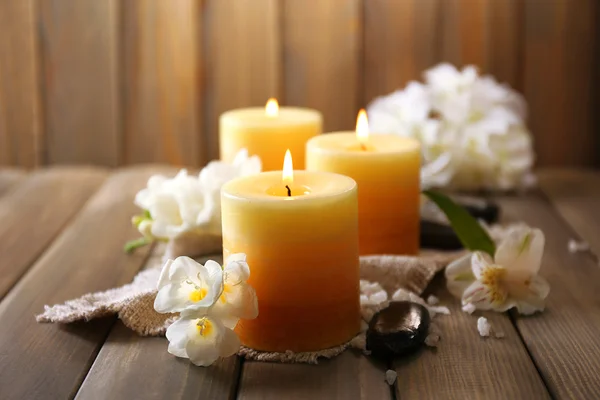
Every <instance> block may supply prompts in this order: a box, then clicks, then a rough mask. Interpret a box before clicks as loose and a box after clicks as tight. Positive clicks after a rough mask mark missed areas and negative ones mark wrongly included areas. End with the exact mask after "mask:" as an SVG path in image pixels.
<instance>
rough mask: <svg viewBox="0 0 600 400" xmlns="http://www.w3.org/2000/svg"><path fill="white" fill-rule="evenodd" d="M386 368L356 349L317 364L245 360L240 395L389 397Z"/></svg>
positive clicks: (247, 398) (245, 397) (249, 397)
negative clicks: (356, 351)
mask: <svg viewBox="0 0 600 400" xmlns="http://www.w3.org/2000/svg"><path fill="white" fill-rule="evenodd" d="M386 369H387V368H386V367H385V366H384V365H381V364H379V363H377V362H375V361H373V360H372V359H370V358H366V357H364V356H362V355H360V354H358V353H355V352H353V351H345V352H344V353H342V354H341V355H339V356H337V357H335V358H333V359H331V360H325V361H320V362H319V364H318V365H308V364H278V363H262V362H244V364H243V366H242V376H241V381H240V386H239V389H238V398H239V399H241V400H252V399H274V400H275V399H277V400H278V399H282V398H286V399H315V400H316V399H344V400H346V399H349V400H350V399H364V400H367V399H389V398H391V392H390V387H389V386H388V384H387V382H386V381H385V371H386Z"/></svg>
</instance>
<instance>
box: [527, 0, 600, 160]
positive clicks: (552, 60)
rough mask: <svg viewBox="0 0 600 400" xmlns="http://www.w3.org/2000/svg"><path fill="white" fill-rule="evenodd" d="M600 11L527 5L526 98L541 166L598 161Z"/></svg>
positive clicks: (582, 5) (558, 1)
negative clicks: (595, 95)
mask: <svg viewBox="0 0 600 400" xmlns="http://www.w3.org/2000/svg"><path fill="white" fill-rule="evenodd" d="M599 6H600V4H599V3H598V2H597V1H596V0H581V1H578V2H577V4H575V3H574V2H572V1H569V0H551V1H538V0H525V31H524V37H523V40H524V42H525V44H524V46H525V51H524V55H525V59H524V93H525V97H526V98H527V100H528V102H529V111H530V119H529V120H530V128H531V130H532V132H533V133H534V134H535V135H536V139H537V140H536V142H535V147H536V150H537V155H538V163H539V165H544V166H549V165H590V164H592V163H593V162H594V159H595V157H596V154H595V147H594V143H595V138H596V135H594V134H592V132H593V130H594V128H593V126H592V125H593V122H592V118H593V114H594V112H595V111H596V110H597V109H598V105H597V104H593V103H592V87H593V77H594V70H593V66H594V64H593V57H594V51H593V49H594V45H595V44H594V41H595V40H598V39H597V38H596V39H595V31H594V29H595V24H597V23H598V21H596V18H597V15H598V13H597V12H596V8H597V7H599ZM582 132H588V134H583V133H582Z"/></svg>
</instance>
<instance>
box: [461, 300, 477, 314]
mask: <svg viewBox="0 0 600 400" xmlns="http://www.w3.org/2000/svg"><path fill="white" fill-rule="evenodd" d="M462 310H463V311H464V312H466V313H469V314H473V312H475V305H474V304H473V303H467V304H465V305H464V306H463V307H462Z"/></svg>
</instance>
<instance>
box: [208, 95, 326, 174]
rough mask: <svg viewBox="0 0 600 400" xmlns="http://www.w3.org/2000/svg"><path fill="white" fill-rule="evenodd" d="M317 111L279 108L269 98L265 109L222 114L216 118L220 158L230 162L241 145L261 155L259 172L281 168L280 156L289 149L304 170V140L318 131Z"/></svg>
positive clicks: (250, 109)
mask: <svg viewBox="0 0 600 400" xmlns="http://www.w3.org/2000/svg"><path fill="white" fill-rule="evenodd" d="M322 119H323V118H322V116H321V113H320V112H318V111H316V110H311V109H308V108H296V107H281V108H279V106H278V105H277V101H276V100H275V99H270V100H269V102H268V103H267V106H266V107H265V108H262V107H254V108H242V109H238V110H231V111H227V112H226V113H223V114H222V115H221V118H220V121H219V141H220V149H221V160H223V161H227V162H231V161H233V159H234V157H235V155H236V154H237V153H238V151H239V150H240V149H242V148H246V149H248V153H249V154H250V155H258V156H259V157H260V158H261V161H262V166H263V171H275V170H279V169H280V168H281V155H282V154H284V153H285V151H286V149H290V151H291V153H292V156H293V157H294V162H295V164H296V168H297V169H304V152H305V149H306V141H307V140H308V139H310V138H312V137H313V136H315V135H319V134H320V133H321V129H322V128H321V126H322Z"/></svg>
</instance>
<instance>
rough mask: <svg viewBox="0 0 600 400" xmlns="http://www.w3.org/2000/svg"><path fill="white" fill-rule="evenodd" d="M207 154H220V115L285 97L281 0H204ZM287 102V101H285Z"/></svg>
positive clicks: (203, 33) (204, 122)
mask: <svg viewBox="0 0 600 400" xmlns="http://www.w3.org/2000/svg"><path fill="white" fill-rule="evenodd" d="M201 24H202V37H203V43H204V46H203V52H202V54H203V56H202V58H203V61H204V66H203V70H204V80H203V87H204V96H205V97H204V99H203V101H202V104H203V110H204V121H203V126H204V132H203V136H204V138H205V139H206V144H205V147H206V155H205V159H208V160H212V159H216V158H219V141H218V118H219V115H220V114H221V113H223V112H224V111H227V110H229V109H232V108H238V107H247V106H263V105H264V104H265V103H266V101H267V99H268V98H269V97H278V98H279V99H280V100H282V99H281V90H280V87H281V62H280V33H279V24H280V21H279V3H278V1H277V0H205V1H204V3H203V9H202V23H201ZM282 103H283V102H282Z"/></svg>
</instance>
